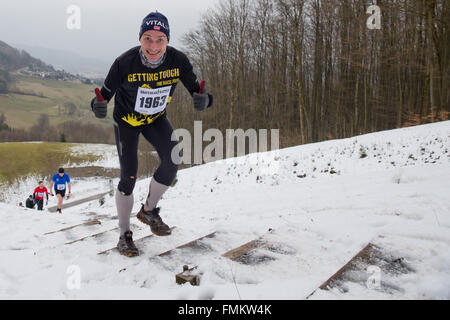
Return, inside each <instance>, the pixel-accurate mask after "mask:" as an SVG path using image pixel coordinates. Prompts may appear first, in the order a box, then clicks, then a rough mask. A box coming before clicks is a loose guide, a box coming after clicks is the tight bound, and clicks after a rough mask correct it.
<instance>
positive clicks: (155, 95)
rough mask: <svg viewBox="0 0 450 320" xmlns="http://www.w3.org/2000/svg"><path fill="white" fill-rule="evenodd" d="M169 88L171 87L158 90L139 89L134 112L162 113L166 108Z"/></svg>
mask: <svg viewBox="0 0 450 320" xmlns="http://www.w3.org/2000/svg"><path fill="white" fill-rule="evenodd" d="M171 88H172V86H168V87H162V88H158V89H146V88H141V87H139V90H138V93H137V98H136V104H135V107H134V111H136V112H139V113H143V114H155V113H159V112H161V111H163V110H164V109H165V108H166V106H167V99H168V98H169V94H170V89H171Z"/></svg>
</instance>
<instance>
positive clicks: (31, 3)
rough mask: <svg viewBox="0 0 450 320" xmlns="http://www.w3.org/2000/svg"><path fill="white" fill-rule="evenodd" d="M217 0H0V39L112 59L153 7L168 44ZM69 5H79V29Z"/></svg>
mask: <svg viewBox="0 0 450 320" xmlns="http://www.w3.org/2000/svg"><path fill="white" fill-rule="evenodd" d="M218 1H219V0H164V1H163V0H160V1H153V0H126V1H111V0H12V1H5V0H1V1H0V40H2V41H4V42H6V43H9V44H10V43H17V44H26V45H31V46H40V47H46V48H52V49H62V50H68V51H72V52H75V53H78V54H80V55H82V56H85V57H90V58H98V59H101V60H107V61H108V60H113V59H115V58H116V57H117V56H119V55H120V54H121V53H122V52H124V51H126V50H127V49H129V48H131V47H133V46H136V45H139V39H138V38H139V27H140V24H141V22H142V19H143V18H144V17H145V16H146V15H147V14H148V13H150V12H152V11H155V10H157V11H159V12H161V13H163V14H164V15H166V17H167V18H168V20H169V25H170V29H171V30H170V32H171V41H170V42H171V43H170V44H171V45H173V46H175V47H179V46H180V45H181V41H180V39H181V37H182V36H183V34H184V33H186V32H187V31H190V30H193V29H194V28H197V27H198V21H199V20H200V17H201V14H203V13H204V12H206V10H208V8H212V7H213V6H214V4H215V3H217V2H218ZM71 5H76V6H78V7H79V8H80V18H81V19H80V22H81V25H80V29H79V30H78V29H73V30H70V29H69V28H68V27H67V20H69V18H70V17H71V14H69V13H67V9H68V8H69V6H71Z"/></svg>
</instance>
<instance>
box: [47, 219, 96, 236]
mask: <svg viewBox="0 0 450 320" xmlns="http://www.w3.org/2000/svg"><path fill="white" fill-rule="evenodd" d="M95 224H101V222H100V221H98V220H96V219H94V220H89V221H86V222H83V223H80V224H76V225H74V226H70V227H66V228H62V229H59V230H56V231H51V232H47V233H44V235H48V234H53V233H57V232H63V231H67V230H70V229H73V228H76V227H80V226H92V225H95Z"/></svg>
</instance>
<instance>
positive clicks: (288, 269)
mask: <svg viewBox="0 0 450 320" xmlns="http://www.w3.org/2000/svg"><path fill="white" fill-rule="evenodd" d="M449 141H450V121H445V122H440V123H434V124H428V125H423V126H417V127H410V128H404V129H397V130H391V131H384V132H378V133H374V134H368V135H363V136H358V137H354V138H349V139H342V140H332V141H326V142H322V143H315V144H309V145H303V146H298V147H292V148H287V149H283V150H279V151H278V152H269V153H266V154H264V155H262V154H259V155H258V154H253V155H249V156H245V157H240V158H235V159H227V160H223V161H217V162H214V163H208V164H205V165H202V166H196V167H193V168H190V169H185V170H180V171H179V173H178V183H177V184H176V185H175V187H174V188H171V189H169V191H168V192H167V193H166V194H165V195H164V198H163V199H162V200H161V202H160V204H159V205H160V206H161V216H162V217H163V219H164V220H165V221H166V222H167V223H168V224H169V225H175V226H177V228H176V229H174V231H173V233H172V235H171V236H169V237H164V238H162V237H153V238H149V239H147V240H144V241H143V242H139V243H137V245H138V247H139V249H140V250H141V256H139V257H136V258H132V259H130V258H125V257H122V256H120V255H119V254H117V253H116V252H112V253H110V254H108V255H98V254H97V253H98V252H100V251H102V250H105V249H108V248H111V247H114V246H115V245H116V243H117V240H118V232H117V230H115V231H110V232H106V233H105V234H104V235H103V236H101V237H97V238H87V239H85V240H84V241H79V242H75V243H72V244H66V243H67V242H71V241H73V240H76V239H79V238H81V237H84V236H88V235H91V234H94V233H97V232H101V231H105V230H110V229H113V228H115V227H116V226H117V220H116V219H115V204H114V197H111V196H106V198H105V201H104V203H103V205H101V203H100V201H98V200H96V201H92V202H89V203H85V204H83V205H79V206H76V207H73V208H68V209H65V210H63V214H62V215H57V214H55V213H49V212H47V211H44V212H38V211H35V210H28V209H24V208H19V207H17V205H16V203H17V199H15V198H11V201H10V202H9V203H8V204H0V298H2V299H305V298H306V297H308V296H309V294H310V293H312V292H313V291H314V290H316V289H317V288H318V287H319V286H320V285H321V284H322V283H323V282H324V281H326V280H327V279H328V278H329V277H330V276H331V275H332V274H334V273H335V272H336V271H337V270H338V269H339V268H341V267H342V266H343V265H344V264H345V263H346V262H348V261H349V260H350V259H351V258H352V257H353V256H354V255H355V254H356V253H357V252H358V251H359V250H361V249H362V248H363V247H364V246H366V244H367V243H369V242H371V243H372V244H374V245H376V246H378V247H380V248H382V249H383V252H385V253H386V254H387V255H392V256H394V257H398V258H402V261H403V263H404V264H405V265H406V266H407V267H408V268H407V269H408V270H409V272H405V273H396V274H392V273H383V272H381V274H378V276H379V279H380V281H381V285H380V286H375V287H372V286H369V285H368V284H367V283H366V282H364V281H362V282H361V281H360V282H351V281H349V282H347V283H344V284H343V285H341V286H340V287H335V288H332V289H330V290H317V291H315V293H314V294H313V295H312V296H311V297H310V298H309V299H450V202H449V201H448V193H449V190H450V152H449V149H450V143H449ZM111 159H112V158H108V160H107V161H106V162H107V163H113V161H114V160H111ZM106 162H105V163H106ZM97 165H98V164H97ZM111 166H113V165H111ZM149 181H150V180H149V179H145V180H140V181H139V182H138V183H137V185H136V189H135V207H134V210H133V211H134V212H137V211H138V210H139V208H140V203H141V202H142V201H143V200H144V198H145V196H146V195H147V191H148V184H149ZM114 184H115V185H116V184H117V180H114ZM84 188H87V189H89V190H92V193H94V190H95V191H96V192H95V193H99V192H102V191H108V190H109V182H108V180H107V179H103V180H102V179H99V178H97V179H85V180H83V181H74V185H73V192H74V194H77V193H82V190H83V189H84ZM52 201H54V200H52ZM49 205H52V203H50V204H49ZM93 218H97V219H99V220H100V221H101V224H100V225H91V226H80V227H77V228H73V229H70V230H68V231H65V232H57V233H52V234H47V235H44V234H45V233H47V232H50V231H55V230H58V229H61V228H64V227H68V226H72V225H75V224H79V223H81V222H84V221H87V220H89V219H93ZM269 228H270V229H273V231H272V232H270V233H269V232H268V230H269ZM132 231H133V232H134V239H138V238H140V237H141V236H144V235H147V234H149V233H150V231H149V230H148V227H146V226H145V225H143V224H141V223H139V222H138V221H137V220H136V218H132ZM212 231H216V236H215V237H214V238H211V239H207V240H204V243H205V244H207V245H208V246H209V249H205V250H203V251H195V250H189V249H187V250H178V251H176V252H175V253H174V254H172V255H170V256H167V257H155V256H156V255H157V254H159V253H161V252H164V251H166V250H169V249H171V248H174V247H176V246H178V245H180V244H183V243H185V242H188V241H191V240H193V239H196V238H198V237H201V236H203V235H206V234H208V233H210V232H212ZM260 236H263V237H264V239H266V240H267V241H268V242H269V243H270V244H271V245H272V247H273V248H275V250H272V251H268V250H265V249H260V250H255V252H257V254H256V257H257V255H258V254H259V255H260V256H261V257H262V256H264V257H265V258H266V259H262V261H260V262H259V263H254V264H251V265H247V264H243V263H239V262H235V261H231V260H229V259H227V258H225V257H222V256H221V254H223V253H224V252H226V251H228V250H230V249H232V248H235V247H238V246H240V245H242V244H244V243H246V242H248V241H250V240H253V239H256V238H258V237H260ZM184 264H188V265H189V266H194V265H198V266H199V271H201V272H203V275H202V278H201V285H200V286H191V285H190V284H184V285H177V284H176V283H175V274H176V273H178V272H181V270H182V266H183V265H184ZM375 267H380V266H375ZM367 276H368V277H369V276H370V274H369V273H368V274H367Z"/></svg>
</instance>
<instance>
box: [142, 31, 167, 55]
mask: <svg viewBox="0 0 450 320" xmlns="http://www.w3.org/2000/svg"><path fill="white" fill-rule="evenodd" d="M140 42H141V49H142V52H143V53H144V55H145V57H146V58H147V59H148V60H150V61H151V62H155V61H158V59H159V58H161V57H162V56H163V54H164V53H165V52H166V48H167V45H168V44H169V41H168V40H167V37H166V35H165V34H164V33H163V32H161V31H157V30H148V31H146V32H144V34H143V35H142V37H141V40H140Z"/></svg>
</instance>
